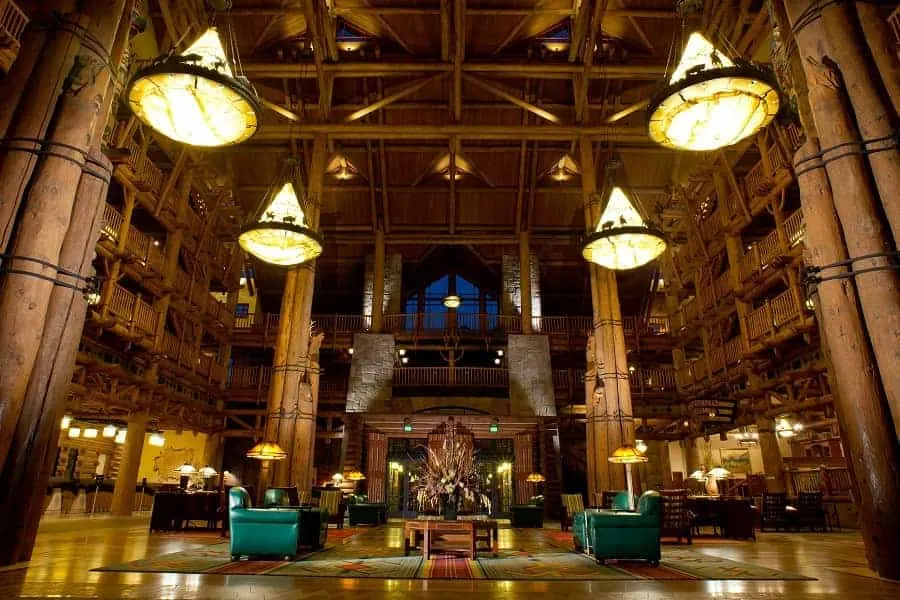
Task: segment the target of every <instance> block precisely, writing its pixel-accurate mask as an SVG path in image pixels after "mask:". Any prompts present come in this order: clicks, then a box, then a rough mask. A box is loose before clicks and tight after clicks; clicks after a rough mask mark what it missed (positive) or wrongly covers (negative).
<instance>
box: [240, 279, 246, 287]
mask: <svg viewBox="0 0 900 600" xmlns="http://www.w3.org/2000/svg"><path fill="white" fill-rule="evenodd" d="M238 285H239V286H241V287H244V286H245V285H247V278H246V277H241V278H240V279H238Z"/></svg>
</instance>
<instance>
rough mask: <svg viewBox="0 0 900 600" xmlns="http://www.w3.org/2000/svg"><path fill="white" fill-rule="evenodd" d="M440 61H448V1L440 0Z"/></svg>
mask: <svg viewBox="0 0 900 600" xmlns="http://www.w3.org/2000/svg"><path fill="white" fill-rule="evenodd" d="M440 13H441V60H442V61H444V62H448V61H449V60H450V0H441V10H440Z"/></svg>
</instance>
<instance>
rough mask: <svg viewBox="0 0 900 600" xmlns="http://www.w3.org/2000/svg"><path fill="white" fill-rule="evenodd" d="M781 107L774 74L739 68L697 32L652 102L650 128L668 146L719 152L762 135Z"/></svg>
mask: <svg viewBox="0 0 900 600" xmlns="http://www.w3.org/2000/svg"><path fill="white" fill-rule="evenodd" d="M779 106H780V100H779V97H778V91H777V85H776V83H775V80H774V78H773V77H772V75H771V74H770V73H769V72H767V71H764V70H762V69H760V68H759V67H756V66H753V65H751V64H749V63H742V64H737V65H736V64H735V63H734V61H732V60H730V59H729V58H728V57H727V56H725V55H724V54H722V53H721V52H719V51H718V50H716V48H715V47H714V46H713V45H712V43H710V41H709V40H707V39H706V38H705V37H703V35H702V34H700V33H698V32H694V33H692V34H691V35H690V37H689V38H688V41H687V44H686V45H685V48H684V52H683V53H682V55H681V60H680V61H679V63H678V66H677V67H676V69H675V71H674V72H673V73H672V76H671V78H670V79H669V82H668V85H666V86H665V87H664V88H663V89H662V90H660V92H659V93H658V94H656V95H655V96H654V97H653V99H652V100H651V101H650V104H649V107H648V114H649V121H648V130H649V134H650V138H651V139H652V140H653V141H655V142H656V143H658V144H660V145H662V146H665V147H667V148H678V149H681V150H696V151H709V150H717V149H719V148H724V147H726V146H731V145H732V144H735V143H737V142H739V141H740V140H742V139H744V138H747V137H749V136H751V135H753V134H755V133H757V132H758V131H760V130H761V129H762V128H763V127H765V126H766V125H768V124H769V123H770V122H771V121H772V119H774V118H775V115H776V114H777V113H778V109H779Z"/></svg>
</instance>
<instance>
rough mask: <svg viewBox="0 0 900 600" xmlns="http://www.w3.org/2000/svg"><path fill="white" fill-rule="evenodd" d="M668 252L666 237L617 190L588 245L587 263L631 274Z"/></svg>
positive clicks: (621, 190)
mask: <svg viewBox="0 0 900 600" xmlns="http://www.w3.org/2000/svg"><path fill="white" fill-rule="evenodd" d="M665 249H666V237H665V235H664V234H663V232H662V231H660V230H659V229H657V228H655V227H652V226H650V225H648V224H647V223H646V222H645V221H644V219H643V217H641V215H640V213H639V212H638V211H637V209H636V208H635V207H634V204H632V202H631V200H629V198H628V196H627V195H626V194H625V191H624V190H623V189H622V188H620V187H618V186H614V187H612V189H611V190H610V192H609V200H608V201H607V203H606V208H604V209H603V214H602V215H601V216H600V220H599V221H598V222H597V225H596V228H595V230H594V233H592V234H590V235H589V236H588V237H587V239H586V240H585V242H584V245H583V246H582V249H581V254H582V256H584V259H585V260H587V261H589V262H592V263H595V264H598V265H600V266H601V267H606V268H607V269H615V270H618V271H627V270H629V269H635V268H637V267H640V266H642V265H645V264H647V263H649V262H650V261H652V260H654V259H655V258H657V257H658V256H659V255H660V254H662V253H663V251H664V250H665Z"/></svg>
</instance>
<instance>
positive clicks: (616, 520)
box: [572, 491, 662, 564]
mask: <svg viewBox="0 0 900 600" xmlns="http://www.w3.org/2000/svg"><path fill="white" fill-rule="evenodd" d="M620 501H621V502H624V504H625V506H627V503H628V497H627V495H626V496H625V497H624V498H621V499H620V498H619V497H617V498H616V502H615V504H619V503H620ZM661 519H662V506H661V501H660V496H659V493H658V492H654V491H649V492H644V493H643V494H642V495H641V497H640V499H639V500H638V503H637V509H636V510H635V511H629V510H586V511H582V512H580V513H577V514H576V515H575V516H574V519H573V524H572V530H573V537H574V541H575V548H576V549H578V550H580V551H587V552H588V553H590V554H591V555H593V556H594V557H595V558H596V559H597V561H599V562H603V561H606V560H611V559H625V560H646V561H649V562H650V563H652V564H658V563H659V559H660V542H659V538H660V525H661Z"/></svg>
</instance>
